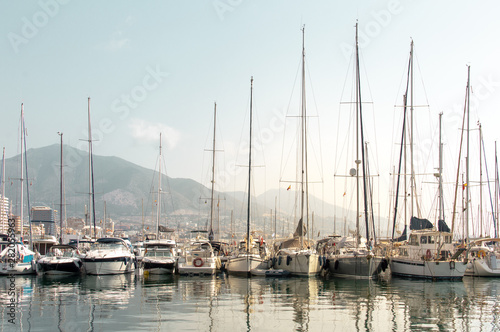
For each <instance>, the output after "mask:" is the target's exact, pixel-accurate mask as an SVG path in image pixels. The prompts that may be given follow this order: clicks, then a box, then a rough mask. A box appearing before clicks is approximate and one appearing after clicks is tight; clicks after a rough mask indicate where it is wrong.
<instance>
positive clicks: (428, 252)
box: [425, 249, 432, 260]
mask: <svg viewBox="0 0 500 332" xmlns="http://www.w3.org/2000/svg"><path fill="white" fill-rule="evenodd" d="M425 258H427V260H431V258H432V253H431V250H430V249H427V252H426V253H425Z"/></svg>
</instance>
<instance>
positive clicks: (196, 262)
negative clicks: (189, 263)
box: [193, 257, 205, 267]
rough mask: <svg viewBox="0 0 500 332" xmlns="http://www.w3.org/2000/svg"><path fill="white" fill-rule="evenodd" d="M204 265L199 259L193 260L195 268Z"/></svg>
mask: <svg viewBox="0 0 500 332" xmlns="http://www.w3.org/2000/svg"><path fill="white" fill-rule="evenodd" d="M204 263H205V262H204V261H203V259H202V258H201V257H196V258H195V259H194V260H193V265H194V266H196V267H202V266H203V264H204Z"/></svg>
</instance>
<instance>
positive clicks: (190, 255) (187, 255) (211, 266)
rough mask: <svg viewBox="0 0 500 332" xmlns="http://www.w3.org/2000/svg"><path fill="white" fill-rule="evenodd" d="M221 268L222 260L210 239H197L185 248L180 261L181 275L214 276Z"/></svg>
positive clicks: (178, 263) (178, 265) (178, 267)
mask: <svg viewBox="0 0 500 332" xmlns="http://www.w3.org/2000/svg"><path fill="white" fill-rule="evenodd" d="M218 267H220V260H219V258H218V257H217V256H215V254H214V250H213V248H212V245H211V244H210V241H208V239H196V240H194V241H192V242H191V243H190V245H189V247H187V248H185V249H184V251H183V253H182V254H181V256H180V257H179V259H178V262H177V269H178V271H179V274H180V275H188V276H193V275H212V274H215V272H216V270H217V268H218Z"/></svg>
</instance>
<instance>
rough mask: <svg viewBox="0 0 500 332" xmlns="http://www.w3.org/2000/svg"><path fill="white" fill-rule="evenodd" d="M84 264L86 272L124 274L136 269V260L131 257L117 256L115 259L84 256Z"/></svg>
mask: <svg viewBox="0 0 500 332" xmlns="http://www.w3.org/2000/svg"><path fill="white" fill-rule="evenodd" d="M83 264H84V266H85V273H86V274H95V275H103V274H123V273H131V272H133V271H134V270H135V265H134V260H133V259H132V258H130V257H116V258H114V259H109V258H105V259H100V258H95V259H92V258H89V259H87V258H84V259H83Z"/></svg>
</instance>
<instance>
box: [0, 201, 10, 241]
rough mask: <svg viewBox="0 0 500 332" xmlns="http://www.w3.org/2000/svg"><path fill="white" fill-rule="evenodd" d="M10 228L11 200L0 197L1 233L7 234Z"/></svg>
mask: <svg viewBox="0 0 500 332" xmlns="http://www.w3.org/2000/svg"><path fill="white" fill-rule="evenodd" d="M8 228H9V199H8V198H7V197H3V196H2V195H0V233H4V234H6V233H7V231H8Z"/></svg>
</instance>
